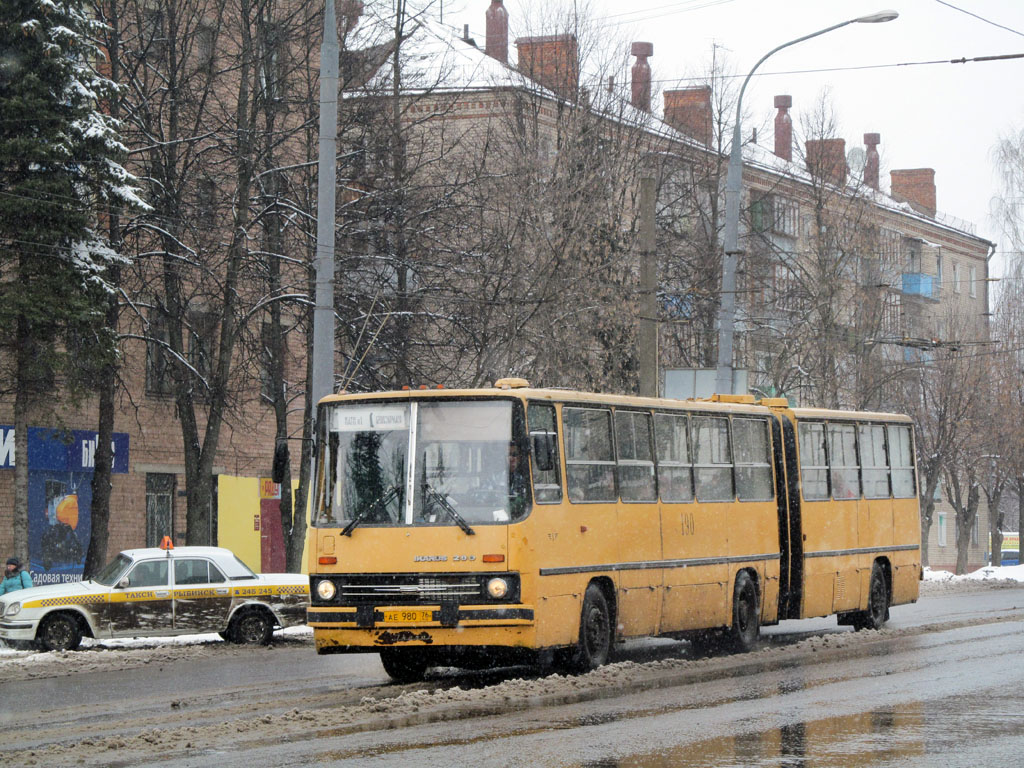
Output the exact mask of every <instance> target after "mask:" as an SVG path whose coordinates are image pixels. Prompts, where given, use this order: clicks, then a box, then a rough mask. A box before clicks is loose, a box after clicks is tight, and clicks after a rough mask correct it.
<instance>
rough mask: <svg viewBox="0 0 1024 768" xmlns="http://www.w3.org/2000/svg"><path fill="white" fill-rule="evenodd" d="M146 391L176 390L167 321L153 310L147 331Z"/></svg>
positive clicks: (164, 392) (155, 393)
mask: <svg viewBox="0 0 1024 768" xmlns="http://www.w3.org/2000/svg"><path fill="white" fill-rule="evenodd" d="M146 336H147V337H148V339H149V341H147V342H146V392H147V393H148V394H151V395H169V394H171V393H172V392H173V391H174V377H173V376H172V374H171V354H170V349H169V347H168V341H169V339H170V337H169V335H168V333H167V321H166V319H165V318H164V316H163V315H162V314H161V313H160V312H158V311H153V312H152V313H151V314H150V316H149V328H148V330H147V331H146Z"/></svg>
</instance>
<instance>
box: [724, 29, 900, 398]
mask: <svg viewBox="0 0 1024 768" xmlns="http://www.w3.org/2000/svg"><path fill="white" fill-rule="evenodd" d="M898 17H899V14H898V13H897V12H896V11H879V12H878V13H872V14H871V15H869V16H859V17H857V18H856V19H849V20H847V21H843V22H840V23H839V24H833V25H832V26H831V27H825V29H819V30H818V31H817V32H812V33H811V34H809V35H804V36H803V37H798V38H797V39H796V40H790V41H789V42H788V43H783V44H782V45H780V46H778V47H777V48H772V50H770V51H768V53H766V54H765V55H764V56H762V57H761V58H760V60H758V62H757V64H755V65H754V68H753V69H751V70H750V73H749V74H748V75H747V77H746V79H744V81H743V85H742V86H740V95H739V98H737V99H736V122H735V123H733V129H732V149H731V150H730V152H729V173H728V176H727V177H726V182H725V247H724V251H725V253H724V254H723V256H722V295H721V299H720V301H719V305H718V368H717V370H716V372H715V391H716V392H719V393H722V394H728V393H731V392H732V337H733V328H734V326H735V324H736V262H737V260H738V258H739V255H740V254H741V253H743V249H742V248H740V246H739V228H740V199H741V197H742V194H743V132H742V127H741V124H740V121H741V117H742V114H743V113H742V111H741V110H742V108H743V92H744V91H746V90H747V83H749V82H750V78H751V77H753V76H754V73H755V72H756V71H757V68H758V67H760V66H761V65H762V64H763V63H764V61H765V59H767V58H768V57H769V56H771V55H772V54H775V53H778V52H779V51H781V50H782V49H783V48H788V47H789V46H791V45H796V44H797V43H802V42H803V41H804V40H810V39H811V38H812V37H818V36H819V35H824V34H825V33H826V32H831V31H833V30H835V29H839V28H840V27H845V26H846V25H847V24H879V23H882V22H886V21H892V20H893V19H895V18H898Z"/></svg>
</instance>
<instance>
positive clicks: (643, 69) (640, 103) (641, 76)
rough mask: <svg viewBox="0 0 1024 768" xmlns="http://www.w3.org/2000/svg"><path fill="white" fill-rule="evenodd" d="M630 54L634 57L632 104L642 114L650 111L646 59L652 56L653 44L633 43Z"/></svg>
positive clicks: (649, 70) (649, 86) (648, 71)
mask: <svg viewBox="0 0 1024 768" xmlns="http://www.w3.org/2000/svg"><path fill="white" fill-rule="evenodd" d="M630 53H632V54H633V55H634V56H636V64H634V65H633V72H632V74H633V99H632V104H633V106H634V107H636V108H637V109H640V110H643V111H644V112H650V111H651V65H650V64H648V63H647V57H648V56H653V55H654V43H633V46H632V48H631V49H630Z"/></svg>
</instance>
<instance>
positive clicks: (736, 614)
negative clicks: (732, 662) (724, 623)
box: [729, 571, 761, 651]
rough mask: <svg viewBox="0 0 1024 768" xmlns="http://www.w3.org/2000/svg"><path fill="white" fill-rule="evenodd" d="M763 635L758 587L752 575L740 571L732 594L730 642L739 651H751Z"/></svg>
mask: <svg viewBox="0 0 1024 768" xmlns="http://www.w3.org/2000/svg"><path fill="white" fill-rule="evenodd" d="M760 634H761V616H760V611H759V609H758V604H757V587H756V586H755V585H754V580H753V579H751V578H750V574H749V573H747V572H746V571H740V572H739V573H738V574H736V585H735V587H734V588H733V593H732V626H731V627H730V628H729V642H730V645H732V647H733V648H735V649H736V650H737V651H749V650H750V649H752V648H753V647H754V645H755V643H757V638H758V637H759V636H760Z"/></svg>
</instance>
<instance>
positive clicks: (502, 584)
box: [487, 579, 508, 600]
mask: <svg viewBox="0 0 1024 768" xmlns="http://www.w3.org/2000/svg"><path fill="white" fill-rule="evenodd" d="M487 594H489V595H490V596H491V597H493V598H495V599H499V600H500V599H501V598H503V597H504V596H505V595H507V594H508V582H507V581H505V580H504V579H491V580H490V581H488V582H487Z"/></svg>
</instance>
